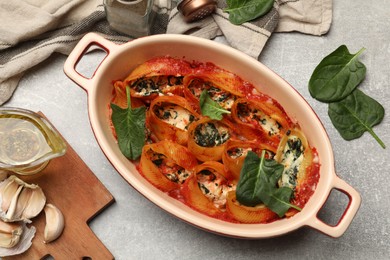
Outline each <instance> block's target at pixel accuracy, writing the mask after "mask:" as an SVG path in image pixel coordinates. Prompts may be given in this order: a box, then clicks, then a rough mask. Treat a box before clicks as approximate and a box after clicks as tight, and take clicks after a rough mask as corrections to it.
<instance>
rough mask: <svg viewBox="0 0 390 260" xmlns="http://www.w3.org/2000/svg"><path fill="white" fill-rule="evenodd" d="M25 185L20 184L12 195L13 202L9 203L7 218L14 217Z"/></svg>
mask: <svg viewBox="0 0 390 260" xmlns="http://www.w3.org/2000/svg"><path fill="white" fill-rule="evenodd" d="M22 189H23V186H22V185H20V186H19V187H18V189H17V190H16V192H15V194H14V196H13V197H12V200H11V203H10V204H9V207H8V210H7V214H6V215H5V218H6V219H14V213H15V210H16V205H17V204H18V199H19V194H20V192H21V191H22Z"/></svg>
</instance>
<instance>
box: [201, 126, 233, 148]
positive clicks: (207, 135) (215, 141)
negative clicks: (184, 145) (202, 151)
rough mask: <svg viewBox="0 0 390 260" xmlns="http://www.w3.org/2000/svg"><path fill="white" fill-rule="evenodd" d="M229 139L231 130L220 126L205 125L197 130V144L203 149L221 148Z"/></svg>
mask: <svg viewBox="0 0 390 260" xmlns="http://www.w3.org/2000/svg"><path fill="white" fill-rule="evenodd" d="M229 138H230V134H229V129H228V128H226V127H224V126H222V125H220V124H214V123H205V124H201V125H198V126H197V127H196V128H195V142H196V143H197V144H198V145H200V146H202V147H214V146H219V145H221V144H223V143H225V142H226V141H227V140H229Z"/></svg>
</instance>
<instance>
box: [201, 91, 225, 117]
mask: <svg viewBox="0 0 390 260" xmlns="http://www.w3.org/2000/svg"><path fill="white" fill-rule="evenodd" d="M199 104H200V109H201V111H202V115H204V116H208V117H210V118H211V119H214V120H221V119H222V117H223V114H230V111H229V110H226V109H224V108H223V107H221V106H220V105H219V104H218V103H217V102H215V101H214V100H212V99H211V98H210V96H209V94H208V92H207V90H203V91H202V93H201V94H200V97H199Z"/></svg>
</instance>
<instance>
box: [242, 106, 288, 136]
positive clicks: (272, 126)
mask: <svg viewBox="0 0 390 260" xmlns="http://www.w3.org/2000/svg"><path fill="white" fill-rule="evenodd" d="M238 116H239V118H240V120H241V121H242V122H244V123H248V124H253V125H254V126H260V127H261V128H262V129H263V130H264V131H265V132H266V133H267V134H268V135H269V136H274V135H277V134H279V133H280V129H281V127H282V126H281V125H280V124H279V122H278V121H276V120H275V119H273V118H271V117H270V116H268V115H266V114H265V113H264V112H263V111H261V110H259V109H256V108H254V109H251V108H250V107H249V106H248V104H245V103H240V104H238Z"/></svg>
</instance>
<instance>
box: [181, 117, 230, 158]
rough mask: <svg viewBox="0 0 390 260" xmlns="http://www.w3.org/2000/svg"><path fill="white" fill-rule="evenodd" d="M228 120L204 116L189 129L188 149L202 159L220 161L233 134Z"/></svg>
mask: <svg viewBox="0 0 390 260" xmlns="http://www.w3.org/2000/svg"><path fill="white" fill-rule="evenodd" d="M233 134H234V133H233V131H232V128H231V127H229V123H228V121H217V120H212V119H210V118H208V117H204V118H202V119H200V120H198V121H197V122H195V123H193V124H191V125H190V127H189V129H188V149H190V150H191V152H192V153H193V154H194V155H195V156H196V158H197V159H198V160H200V161H203V162H204V161H219V160H221V158H222V153H223V150H224V149H225V146H226V142H227V141H228V140H229V139H230V138H231V137H232V136H233Z"/></svg>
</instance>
